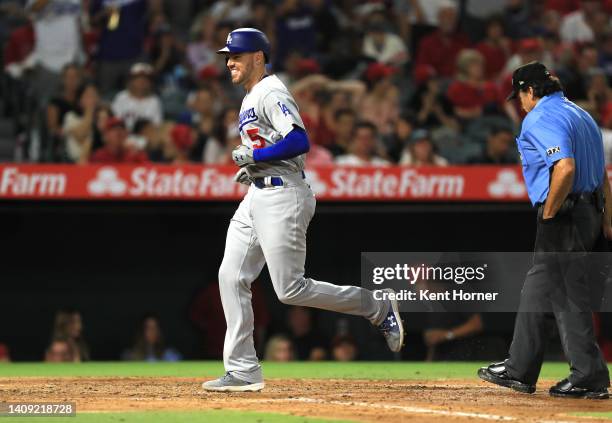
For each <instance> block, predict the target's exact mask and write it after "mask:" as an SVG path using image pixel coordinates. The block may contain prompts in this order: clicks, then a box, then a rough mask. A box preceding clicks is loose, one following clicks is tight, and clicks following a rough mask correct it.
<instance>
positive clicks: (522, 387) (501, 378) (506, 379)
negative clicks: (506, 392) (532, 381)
mask: <svg viewBox="0 0 612 423" xmlns="http://www.w3.org/2000/svg"><path fill="white" fill-rule="evenodd" d="M478 377H479V378H481V379H482V380H485V381H487V382H491V383H494V384H496V385H499V386H503V387H505V388H511V389H514V390H515V391H518V392H523V393H524V394H533V393H534V392H535V390H536V387H535V385H529V384H527V383H524V382H521V381H520V380H516V379H512V377H511V376H510V375H509V374H508V370H506V362H505V361H502V362H501V363H493V364H491V365H490V366H488V367H481V368H480V369H478Z"/></svg>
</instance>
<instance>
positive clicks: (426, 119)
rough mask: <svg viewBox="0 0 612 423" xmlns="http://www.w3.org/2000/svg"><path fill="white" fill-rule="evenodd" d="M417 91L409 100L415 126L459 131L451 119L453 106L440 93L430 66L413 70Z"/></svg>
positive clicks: (433, 71) (439, 83)
mask: <svg viewBox="0 0 612 423" xmlns="http://www.w3.org/2000/svg"><path fill="white" fill-rule="evenodd" d="M414 81H415V82H416V85H417V89H416V91H415V93H414V94H413V95H412V98H411V100H410V103H409V104H410V109H411V110H414V111H415V113H416V116H415V120H416V124H417V125H418V126H419V127H421V128H429V129H433V128H437V127H440V126H445V127H447V128H452V129H454V130H459V123H458V122H457V120H456V119H455V118H454V117H453V105H452V104H451V102H450V101H449V100H448V98H447V97H446V95H444V92H443V91H442V87H441V85H442V84H441V81H440V78H439V77H438V76H437V74H436V70H435V69H434V68H433V67H432V66H430V65H418V66H416V68H415V70H414Z"/></svg>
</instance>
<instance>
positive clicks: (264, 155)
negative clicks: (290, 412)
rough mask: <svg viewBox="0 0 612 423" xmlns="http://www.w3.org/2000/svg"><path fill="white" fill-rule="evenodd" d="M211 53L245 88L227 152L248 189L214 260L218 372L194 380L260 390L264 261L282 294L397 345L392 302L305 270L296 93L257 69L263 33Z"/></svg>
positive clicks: (232, 39) (400, 336) (208, 386)
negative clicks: (257, 325)
mask: <svg viewBox="0 0 612 423" xmlns="http://www.w3.org/2000/svg"><path fill="white" fill-rule="evenodd" d="M218 53H219V54H225V56H226V61H227V68H228V69H229V71H230V73H231V78H232V82H233V83H234V84H239V85H242V86H243V87H244V89H245V91H246V95H245V97H244V100H243V101H242V107H241V108H240V117H239V130H240V136H241V138H242V145H240V146H239V147H237V148H236V149H235V150H234V151H233V153H232V158H233V160H234V162H235V163H236V165H238V166H239V167H240V169H239V170H238V172H237V173H236V176H235V180H236V182H239V183H244V184H248V185H250V188H249V190H248V192H247V194H246V196H245V197H244V199H243V200H242V202H241V203H240V205H239V206H238V209H237V210H236V213H235V214H234V216H233V218H232V219H231V221H230V225H229V228H228V231H227V239H226V243H225V253H224V256H223V262H222V263H221V267H220V268H219V290H220V292H221V302H222V304H223V310H224V313H225V320H226V322H227V332H226V334H225V345H224V351H223V363H224V365H225V371H226V373H225V375H224V376H222V377H220V378H219V379H216V380H212V381H208V382H205V383H204V384H203V385H202V386H203V388H204V389H205V390H209V391H259V390H261V389H263V387H264V381H263V374H262V370H261V366H260V365H259V362H258V360H257V356H256V354H255V347H254V344H253V310H252V307H251V283H252V282H253V281H254V280H255V278H257V276H258V275H259V273H260V272H261V270H262V269H263V266H264V264H267V265H268V270H269V272H270V277H271V279H272V285H273V286H274V291H275V292H276V295H277V296H278V298H279V300H280V301H281V302H283V303H285V304H293V305H300V306H309V307H317V308H321V309H324V310H333V311H338V312H342V313H347V314H353V315H358V316H363V317H365V318H366V319H368V320H369V321H370V322H372V324H374V325H376V326H377V327H378V328H379V329H380V331H381V332H382V334H383V335H384V337H385V338H386V341H387V344H388V346H389V348H390V349H391V351H394V352H398V351H400V349H401V347H402V344H403V341H404V329H403V326H402V321H401V319H400V314H399V310H398V304H397V301H389V300H385V301H376V300H375V299H374V296H373V293H372V292H371V291H368V290H365V289H363V288H359V287H355V286H338V285H333V284H330V283H327V282H320V281H316V280H314V279H310V278H307V277H305V276H304V263H305V260H306V230H307V229H308V224H309V223H310V219H311V218H312V216H313V215H314V212H315V204H316V201H315V198H314V194H313V193H312V191H311V190H310V187H309V186H308V185H307V184H306V182H305V180H304V154H305V153H307V152H308V150H309V148H310V146H309V141H308V136H307V134H306V131H305V129H304V123H303V122H302V119H301V118H300V114H299V113H298V108H297V105H296V103H295V100H294V99H293V97H292V96H291V94H290V93H289V91H288V90H287V88H286V87H285V85H283V83H282V82H281V81H280V80H279V79H278V77H276V76H275V75H269V74H267V73H266V70H265V65H266V63H267V62H268V61H269V60H270V44H269V42H268V39H267V37H266V36H265V34H264V33H263V32H261V31H259V30H257V29H253V28H239V29H236V30H234V31H232V32H231V33H230V34H229V36H228V37H227V42H226V45H225V47H224V48H222V49H221V50H219V51H218ZM388 291H390V292H391V293H392V292H393V291H392V290H388Z"/></svg>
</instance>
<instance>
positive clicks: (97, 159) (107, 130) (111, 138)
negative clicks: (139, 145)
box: [90, 117, 148, 163]
mask: <svg viewBox="0 0 612 423" xmlns="http://www.w3.org/2000/svg"><path fill="white" fill-rule="evenodd" d="M127 137H128V132H127V129H126V128H125V123H124V122H123V121H122V120H121V119H119V118H117V117H111V118H108V119H107V121H106V125H105V126H104V134H103V139H104V147H102V148H99V149H98V150H96V151H95V152H94V153H93V155H92V156H91V159H90V162H91V163H144V162H147V161H148V159H147V155H146V153H145V152H144V151H134V150H132V149H130V148H128V147H127V146H126V141H127Z"/></svg>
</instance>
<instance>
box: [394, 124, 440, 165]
mask: <svg viewBox="0 0 612 423" xmlns="http://www.w3.org/2000/svg"><path fill="white" fill-rule="evenodd" d="M399 164H400V165H401V166H447V165H448V160H446V159H445V158H444V157H442V156H439V155H438V154H436V147H435V145H434V143H433V142H432V141H431V135H430V133H429V131H427V130H426V129H417V130H415V131H414V132H413V133H412V135H411V137H410V140H409V142H408V143H407V145H406V147H405V148H404V151H403V152H402V155H401V157H400V161H399Z"/></svg>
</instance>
